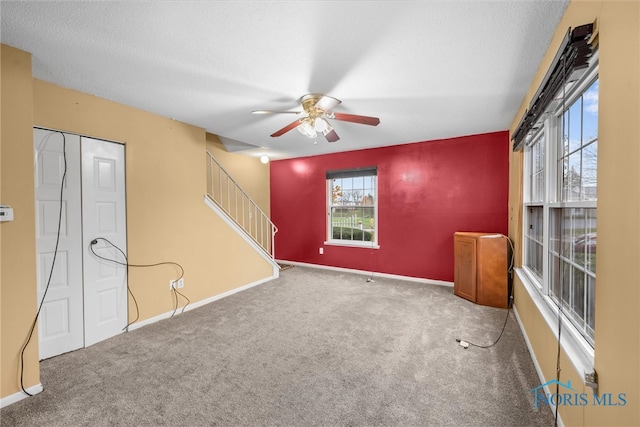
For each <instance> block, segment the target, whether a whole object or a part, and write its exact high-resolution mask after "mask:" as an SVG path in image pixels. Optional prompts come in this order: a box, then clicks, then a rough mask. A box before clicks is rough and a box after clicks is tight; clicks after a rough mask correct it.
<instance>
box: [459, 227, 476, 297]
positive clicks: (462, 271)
mask: <svg viewBox="0 0 640 427" xmlns="http://www.w3.org/2000/svg"><path fill="white" fill-rule="evenodd" d="M453 246H454V252H455V270H454V274H453V293H454V294H455V295H457V296H459V297H462V298H465V299H468V300H469V301H473V302H475V301H476V239H475V238H473V237H468V236H459V235H456V236H455V238H454V243H453Z"/></svg>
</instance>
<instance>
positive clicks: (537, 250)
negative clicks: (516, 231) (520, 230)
mask: <svg viewBox="0 0 640 427" xmlns="http://www.w3.org/2000/svg"><path fill="white" fill-rule="evenodd" d="M526 220H527V224H528V227H527V231H526V233H525V240H526V245H527V247H526V260H525V264H526V265H527V267H529V268H530V269H531V270H532V271H533V272H534V273H536V274H537V275H538V276H539V277H540V278H542V262H543V256H544V255H543V253H544V252H543V243H542V240H543V237H542V236H543V209H542V206H529V207H528V208H527V217H526Z"/></svg>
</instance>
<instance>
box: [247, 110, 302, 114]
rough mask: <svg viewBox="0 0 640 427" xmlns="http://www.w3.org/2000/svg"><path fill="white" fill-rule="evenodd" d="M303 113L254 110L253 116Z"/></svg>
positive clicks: (298, 112) (296, 112)
mask: <svg viewBox="0 0 640 427" xmlns="http://www.w3.org/2000/svg"><path fill="white" fill-rule="evenodd" d="M300 113H302V111H273V110H253V111H252V112H251V114H300Z"/></svg>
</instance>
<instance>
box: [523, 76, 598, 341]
mask: <svg viewBox="0 0 640 427" xmlns="http://www.w3.org/2000/svg"><path fill="white" fill-rule="evenodd" d="M557 99H560V100H561V101H559V102H558V103H557V104H556V107H555V110H553V111H548V112H547V114H545V115H544V116H543V117H544V118H543V119H542V120H541V122H540V123H539V127H538V129H537V131H536V132H535V133H532V137H531V138H530V139H529V141H528V143H527V145H526V147H525V157H524V200H525V202H524V230H523V236H524V239H523V243H524V244H523V265H524V267H525V270H527V271H528V272H529V273H530V274H529V277H530V278H531V279H532V281H533V282H534V283H535V284H536V285H537V287H538V291H539V292H540V293H541V294H542V295H543V296H544V297H545V298H544V300H545V301H546V302H547V304H550V305H552V306H555V309H556V310H561V311H562V313H563V315H564V317H565V319H566V320H568V321H569V322H570V323H571V324H572V325H573V326H574V327H575V330H576V331H578V332H579V334H580V335H581V336H582V337H583V338H584V340H585V341H586V342H587V343H588V344H589V345H590V346H591V347H593V346H594V330H595V286H596V240H597V239H596V238H597V233H596V218H597V207H596V204H597V184H598V176H597V161H598V75H597V65H592V66H591V68H590V69H589V70H588V71H587V72H586V73H585V74H584V75H583V77H582V78H581V79H580V80H578V81H576V82H573V83H572V85H571V87H570V88H569V87H565V88H563V90H562V93H559V94H558V96H557Z"/></svg>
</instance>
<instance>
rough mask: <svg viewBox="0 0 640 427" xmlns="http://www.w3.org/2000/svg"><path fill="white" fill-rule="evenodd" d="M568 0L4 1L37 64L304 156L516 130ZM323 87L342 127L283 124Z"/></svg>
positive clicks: (4, 31) (238, 143)
mask: <svg viewBox="0 0 640 427" xmlns="http://www.w3.org/2000/svg"><path fill="white" fill-rule="evenodd" d="M567 4H568V1H560V0H557V1H542V0H538V1H519V0H511V1H454V0H451V1H189V2H182V1H141V2H137V1H128V2H104V1H83V2H61V1H44V2H32V1H19V2H13V1H2V3H1V4H0V15H1V18H2V21H1V40H2V43H5V44H8V45H11V46H14V47H16V48H19V49H22V50H25V51H28V52H31V53H32V54H33V74H34V76H35V77H36V78H38V79H42V80H45V81H49V82H53V83H56V84H58V85H61V86H64V87H69V88H73V89H77V90H79V91H82V92H86V93H89V94H93V95H97V96H100V97H103V98H106V99H110V100H113V101H117V102H120V103H123V104H126V105H130V106H133V107H137V108H140V109H143V110H146V111H150V112H153V113H156V114H159V115H162V116H166V117H171V118H175V119H176V120H179V121H182V122H186V123H190V124H193V125H196V126H200V127H202V128H204V129H206V130H207V131H208V132H211V133H213V134H216V135H219V136H220V137H221V138H222V140H223V142H224V143H225V145H227V147H228V149H229V150H231V151H235V150H242V151H244V152H246V153H247V154H251V155H257V154H262V153H267V154H269V155H271V156H272V158H276V159H277V158H286V157H299V156H307V155H315V154H323V153H330V152H335V151H346V150H354V149H360V148H368V147H378V146H388V145H394V144H404V143H411V142H418V141H425V140H431V139H439V138H447V137H453V136H461V135H469V134H476V133H483V132H493V131H498V130H504V129H507V128H508V127H509V125H510V123H511V121H512V120H513V119H514V115H515V113H516V110H517V108H518V107H519V105H520V102H521V101H522V99H523V97H524V95H525V92H526V89H527V88H528V86H529V84H530V82H531V79H532V78H533V75H534V73H535V72H536V69H537V67H538V64H539V63H540V60H541V58H542V55H543V54H544V52H545V51H546V49H547V47H548V45H549V42H550V40H551V36H552V34H553V32H554V31H555V28H556V26H557V24H558V22H559V20H560V18H561V17H562V14H563V13H564V10H565V8H566V6H567ZM310 92H318V93H324V94H327V95H331V96H333V97H336V98H339V99H340V100H342V104H340V105H339V106H338V107H336V108H335V109H334V111H336V112H344V113H352V114H361V115H367V116H376V117H379V118H380V125H378V126H377V127H371V126H365V125H359V124H354V123H346V122H338V121H332V125H333V126H334V128H335V129H336V131H337V133H338V134H339V135H340V137H341V139H340V141H338V142H336V143H332V144H330V143H328V142H327V141H326V140H324V138H323V137H322V136H320V137H318V140H317V144H315V145H314V143H313V142H314V141H313V140H312V139H309V138H307V137H305V136H303V135H301V134H300V133H298V132H297V131H295V130H293V131H291V132H288V133H286V134H285V135H283V136H281V137H279V138H271V137H270V136H269V135H270V134H272V133H273V132H275V131H276V130H278V129H280V128H282V127H284V126H285V125H286V124H288V123H290V122H291V121H293V120H295V118H296V116H295V115H285V114H283V115H254V114H251V111H252V110H255V109H271V110H298V105H297V100H298V99H299V98H300V97H301V96H302V95H304V94H306V93H310Z"/></svg>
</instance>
